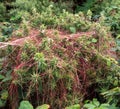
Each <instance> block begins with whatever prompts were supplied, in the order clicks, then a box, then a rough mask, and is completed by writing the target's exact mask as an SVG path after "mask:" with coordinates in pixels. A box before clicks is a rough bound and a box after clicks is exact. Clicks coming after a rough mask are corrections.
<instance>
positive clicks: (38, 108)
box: [36, 104, 50, 109]
mask: <svg viewBox="0 0 120 109" xmlns="http://www.w3.org/2000/svg"><path fill="white" fill-rule="evenodd" d="M49 108H50V106H49V105H48V104H43V105H41V106H38V107H37V108H36V109H49Z"/></svg>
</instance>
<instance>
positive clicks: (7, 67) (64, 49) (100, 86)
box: [0, 0, 120, 109]
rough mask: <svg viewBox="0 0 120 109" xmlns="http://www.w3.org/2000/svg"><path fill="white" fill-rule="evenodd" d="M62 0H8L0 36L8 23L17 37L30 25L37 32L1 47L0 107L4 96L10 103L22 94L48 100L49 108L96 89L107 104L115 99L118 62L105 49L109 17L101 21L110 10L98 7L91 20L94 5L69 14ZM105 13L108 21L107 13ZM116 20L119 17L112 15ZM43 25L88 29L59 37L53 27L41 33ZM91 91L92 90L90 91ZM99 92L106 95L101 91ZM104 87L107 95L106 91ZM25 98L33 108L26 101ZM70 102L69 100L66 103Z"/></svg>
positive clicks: (8, 30) (13, 104) (78, 99)
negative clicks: (20, 43) (50, 32)
mask: <svg viewBox="0 0 120 109" xmlns="http://www.w3.org/2000/svg"><path fill="white" fill-rule="evenodd" d="M64 3H65V2H64ZM64 3H63V2H61V4H58V3H54V2H52V1H49V0H41V1H39V0H34V1H33V0H31V1H28V0H26V1H25V0H16V1H15V2H13V3H12V6H13V7H14V8H12V9H10V10H9V12H8V13H6V14H7V15H8V16H9V18H10V20H8V21H9V22H10V23H5V24H4V23H0V24H2V28H0V31H1V36H10V34H9V33H12V31H13V30H14V28H16V29H17V30H16V31H14V32H13V35H14V34H15V36H17V37H23V36H27V35H28V33H29V29H30V28H32V27H35V28H37V29H39V30H40V31H41V33H40V36H38V37H37V39H36V40H37V41H36V42H35V43H34V42H28V43H26V44H24V45H23V46H21V47H14V46H8V47H7V48H6V49H3V50H1V52H2V53H4V54H3V55H1V60H0V62H1V63H0V73H1V75H0V82H1V98H0V103H1V107H4V106H5V103H6V102H7V101H8V102H9V103H10V104H11V108H12V109H16V108H18V104H19V102H20V100H23V99H27V100H29V101H30V102H31V103H32V104H33V105H34V106H35V107H37V106H39V105H40V104H46V103H48V104H49V105H50V106H51V108H52V109H61V108H65V107H66V106H69V105H73V104H79V103H81V102H83V100H84V98H85V97H87V96H90V97H93V96H94V97H96V96H95V94H96V93H97V95H98V96H99V98H100V100H101V101H104V100H106V101H110V102H109V103H110V105H111V101H112V103H116V105H119V101H120V100H119V99H117V98H116V93H119V91H118V90H117V91H115V90H114V88H115V89H116V87H118V86H119V85H120V83H119V77H120V76H119V72H120V67H119V65H118V63H117V61H116V60H114V59H113V58H111V57H110V56H109V54H108V51H109V49H110V47H111V46H110V44H111V43H112V40H113V39H112V38H111V35H110V28H111V29H112V26H111V25H106V24H110V21H111V20H109V19H108V20H107V21H108V22H106V18H107V17H106V16H109V15H110V17H111V16H112V15H111V11H108V10H109V9H107V8H106V9H105V12H107V14H105V13H101V14H100V18H97V22H91V19H92V16H94V13H93V12H94V10H93V9H96V7H95V8H94V7H92V9H91V10H92V11H90V10H88V11H86V10H85V11H86V14H83V12H79V13H76V14H73V13H71V12H72V11H71V10H69V9H68V8H67V7H66V6H67V5H66V6H65V4H64ZM86 3H89V4H88V5H90V6H89V7H91V6H92V5H93V4H95V3H99V2H98V1H94V0H92V2H86ZM100 3H102V4H103V5H102V6H103V7H102V8H100V9H104V6H109V4H106V2H105V1H103V2H102V1H101V2H100ZM108 3H109V2H108ZM110 3H111V2H110ZM112 3H113V4H114V0H113V1H112ZM116 5H117V4H116V2H115V6H116ZM0 8H1V9H2V10H0V11H1V13H0V15H2V16H3V17H4V13H3V12H5V11H6V9H5V6H4V4H3V3H1V5H0ZM98 8H99V7H98ZM68 10H69V11H68ZM114 11H115V13H118V14H119V10H118V6H117V11H116V8H115V9H114V7H113V10H112V14H113V12H114ZM109 13H110V14H109ZM114 15H116V14H114ZM111 19H112V20H113V21H114V18H113V16H112V17H111ZM116 21H117V22H119V21H118V17H117V19H116V18H115V22H116ZM14 24H15V25H14ZM11 25H13V27H12V26H11ZM17 25H19V27H17ZM14 26H15V27H14ZM48 28H57V29H62V30H63V29H64V30H69V31H70V32H71V33H76V32H77V31H90V32H91V31H92V32H94V34H92V35H83V36H80V37H77V38H71V37H70V38H69V37H68V38H64V39H61V38H60V37H58V34H57V32H55V34H54V35H53V36H52V37H50V38H49V35H48V36H47V35H46V34H45V33H46V31H45V30H46V29H48ZM112 30H113V31H114V30H115V31H116V29H112ZM2 38H3V37H2ZM11 38H12V37H11ZM6 39H7V38H6ZM2 41H5V39H2ZM38 42H40V43H39V44H38ZM36 43H37V44H36ZM3 51H4V52H3ZM93 87H95V88H94V90H93ZM112 88H113V90H111V89H112ZM3 90H4V91H5V93H4V91H3ZM109 90H110V92H109ZM107 91H108V92H107ZM91 92H92V93H93V95H90V94H91ZM113 92H114V93H113ZM101 93H102V94H103V95H107V96H104V97H103V96H102V97H101ZM108 93H112V95H110V96H108ZM14 95H16V96H14ZM113 98H114V100H113ZM103 99H104V100H103ZM116 99H117V101H116ZM35 101H36V102H35ZM26 103H27V105H29V106H30V107H31V108H33V107H32V106H31V104H30V103H29V102H28V101H27V102H25V104H26ZM23 104H24V103H23ZM22 106H23V105H22ZM75 106H76V105H75ZM72 107H74V105H73V106H71V107H68V108H72ZM77 107H79V106H78V105H77ZM19 108H21V105H20V107H19ZM23 108H24V106H23ZM38 108H40V107H38Z"/></svg>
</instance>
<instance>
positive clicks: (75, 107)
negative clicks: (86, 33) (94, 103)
mask: <svg viewBox="0 0 120 109" xmlns="http://www.w3.org/2000/svg"><path fill="white" fill-rule="evenodd" d="M65 109H80V105H79V104H76V105H72V106H69V107H66V108H65Z"/></svg>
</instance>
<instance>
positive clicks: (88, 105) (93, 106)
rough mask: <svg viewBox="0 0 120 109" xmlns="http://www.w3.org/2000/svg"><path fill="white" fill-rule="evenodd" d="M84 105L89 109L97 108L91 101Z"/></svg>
mask: <svg viewBox="0 0 120 109" xmlns="http://www.w3.org/2000/svg"><path fill="white" fill-rule="evenodd" d="M84 107H85V108H87V109H95V107H96V106H95V105H93V104H90V103H89V104H85V105H84Z"/></svg>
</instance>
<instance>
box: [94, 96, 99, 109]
mask: <svg viewBox="0 0 120 109" xmlns="http://www.w3.org/2000/svg"><path fill="white" fill-rule="evenodd" d="M93 104H94V105H95V106H96V107H98V106H99V105H100V103H99V101H98V100H97V99H95V98H94V99H93Z"/></svg>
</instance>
